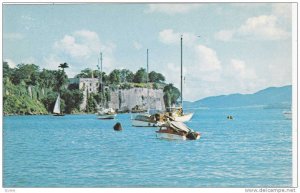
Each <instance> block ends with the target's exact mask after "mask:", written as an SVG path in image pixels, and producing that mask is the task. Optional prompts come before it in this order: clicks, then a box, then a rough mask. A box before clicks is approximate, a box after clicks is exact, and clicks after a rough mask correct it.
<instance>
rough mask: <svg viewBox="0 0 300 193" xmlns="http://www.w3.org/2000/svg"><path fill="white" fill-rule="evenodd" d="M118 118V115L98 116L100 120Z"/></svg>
mask: <svg viewBox="0 0 300 193" xmlns="http://www.w3.org/2000/svg"><path fill="white" fill-rule="evenodd" d="M116 116H117V114H113V115H98V119H114V118H115V117H116Z"/></svg>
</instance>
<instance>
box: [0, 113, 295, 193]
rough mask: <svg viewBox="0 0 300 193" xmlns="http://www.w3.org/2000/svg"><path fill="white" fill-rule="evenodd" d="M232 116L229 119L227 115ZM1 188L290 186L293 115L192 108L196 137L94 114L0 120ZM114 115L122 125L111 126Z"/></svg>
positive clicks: (126, 116) (121, 117)
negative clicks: (164, 134) (163, 136)
mask: <svg viewBox="0 0 300 193" xmlns="http://www.w3.org/2000/svg"><path fill="white" fill-rule="evenodd" d="M229 114H230V115H233V117H234V120H227V119H226V117H227V115H229ZM3 122H4V123H3V124H4V127H3V148H4V149H3V183H4V184H3V185H4V187H45V188H47V187H99V188H100V187H283V186H291V185H292V135H291V134H292V122H291V120H286V119H285V118H284V117H283V115H282V111H281V110H278V109H268V110H266V109H259V108H247V109H246V108H244V109H242V108H241V109H208V110H197V111H196V112H195V115H194V117H193V119H192V120H191V121H190V122H189V123H187V125H188V126H190V127H191V128H193V129H194V130H196V131H199V132H200V133H201V134H202V136H201V139H200V140H198V141H169V140H160V139H157V138H156V136H155V130H157V128H135V127H131V122H130V114H121V115H118V116H117V119H116V120H98V119H96V116H95V115H66V116H64V117H54V116H50V115H48V116H9V117H4V119H3ZM116 122H121V123H122V126H123V128H124V130H123V131H121V132H116V131H114V130H113V129H112V127H113V125H114V124H115V123H116Z"/></svg>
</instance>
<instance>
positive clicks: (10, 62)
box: [4, 58, 17, 68]
mask: <svg viewBox="0 0 300 193" xmlns="http://www.w3.org/2000/svg"><path fill="white" fill-rule="evenodd" d="M4 61H5V62H7V64H8V65H9V67H10V68H15V67H17V64H16V63H15V62H14V61H13V60H12V59H9V58H7V59H4Z"/></svg>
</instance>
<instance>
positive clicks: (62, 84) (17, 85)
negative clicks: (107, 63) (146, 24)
mask: <svg viewBox="0 0 300 193" xmlns="http://www.w3.org/2000/svg"><path fill="white" fill-rule="evenodd" d="M57 67H58V69H57V70H48V69H42V70H41V69H40V68H39V66H37V65H35V64H18V65H17V66H16V67H15V68H10V67H9V65H8V64H7V62H3V112H4V114H47V113H52V110H53V107H54V104H55V100H56V98H57V95H58V94H60V96H61V109H62V111H63V112H64V113H76V112H79V111H80V104H81V103H82V101H83V92H82V91H81V90H79V85H78V84H77V83H72V84H69V83H68V76H67V74H66V73H65V69H66V68H68V67H69V65H68V64H67V63H62V64H59V65H58V66H57ZM92 77H93V78H100V77H101V78H102V80H103V84H104V85H105V86H106V89H104V94H101V93H94V94H92V93H89V94H88V96H87V110H86V111H87V112H95V110H96V108H97V106H98V104H103V105H105V102H107V101H110V98H111V96H110V90H111V89H130V88H133V87H142V88H146V87H149V88H153V89H164V100H165V104H166V106H171V105H172V104H175V103H176V100H177V99H178V98H179V95H180V92H179V90H178V89H177V88H175V87H174V86H173V85H172V84H168V85H166V84H165V83H164V82H165V77H164V76H163V75H162V74H161V73H157V72H155V71H151V72H150V73H149V74H147V72H146V70H145V69H144V68H140V69H138V70H137V71H136V72H135V73H134V72H132V71H130V70H128V69H115V70H113V71H111V72H110V73H109V74H106V73H105V72H102V74H100V72H99V71H98V70H91V69H89V68H86V69H83V70H82V71H81V72H80V73H79V74H77V75H76V76H75V78H92ZM147 80H148V82H149V83H148V84H147ZM108 87H109V89H108ZM106 105H107V103H106Z"/></svg>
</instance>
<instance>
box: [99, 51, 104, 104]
mask: <svg viewBox="0 0 300 193" xmlns="http://www.w3.org/2000/svg"><path fill="white" fill-rule="evenodd" d="M100 81H101V82H100V85H101V94H102V106H103V107H104V92H103V88H104V85H103V79H102V52H100Z"/></svg>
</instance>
